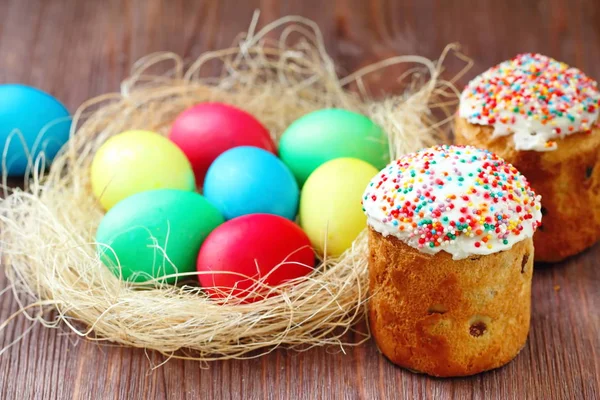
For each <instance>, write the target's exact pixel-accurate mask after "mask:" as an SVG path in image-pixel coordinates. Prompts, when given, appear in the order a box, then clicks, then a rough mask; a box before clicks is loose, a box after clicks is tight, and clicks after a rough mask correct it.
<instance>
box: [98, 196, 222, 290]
mask: <svg viewBox="0 0 600 400" xmlns="http://www.w3.org/2000/svg"><path fill="white" fill-rule="evenodd" d="M222 223H223V217H222V216H221V214H220V213H219V211H218V210H217V209H216V208H215V207H214V206H213V205H212V204H210V203H209V202H208V200H206V199H205V198H204V197H203V196H202V195H200V194H198V193H194V192H189V191H183V190H174V189H159V190H150V191H146V192H141V193H137V194H134V195H132V196H129V197H127V198H126V199H124V200H122V201H120V202H119V203H117V204H116V205H115V206H114V207H112V208H111V209H110V210H109V211H108V212H107V213H106V215H105V216H104V218H103V219H102V221H101V222H100V225H99V227H98V230H97V232H96V242H97V251H98V254H99V256H100V259H101V260H102V262H103V263H104V264H105V265H106V266H107V267H109V268H110V269H111V270H112V271H113V273H114V274H115V275H117V276H120V277H121V278H122V279H123V280H132V281H136V282H144V281H147V280H150V279H152V278H161V277H164V276H165V275H171V274H174V273H182V272H193V271H195V270H196V257H197V256H198V251H199V250H200V246H201V245H202V242H204V239H205V238H206V237H207V236H208V234H209V233H210V232H211V231H212V230H213V229H215V228H216V227H217V226H219V225H220V224H222ZM107 246H109V247H110V249H109V248H108V247H107ZM163 250H164V252H163ZM175 280H176V279H175V278H174V277H171V278H166V279H165V280H164V281H165V282H167V283H173V282H175Z"/></svg>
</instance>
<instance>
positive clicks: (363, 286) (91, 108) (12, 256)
mask: <svg viewBox="0 0 600 400" xmlns="http://www.w3.org/2000/svg"><path fill="white" fill-rule="evenodd" d="M257 21H258V14H256V15H255V17H254V18H253V20H252V23H251V25H250V29H249V30H248V32H247V33H246V34H243V35H240V37H239V38H238V40H237V41H236V43H235V44H234V46H233V47H231V48H227V49H222V50H217V51H210V52H206V53H204V54H202V55H201V56H200V57H199V58H198V59H196V60H195V61H194V62H193V63H191V65H190V66H189V67H188V68H187V69H185V68H184V65H185V63H184V61H183V60H182V59H181V58H180V57H179V56H177V55H175V54H173V53H165V52H163V53H156V54H151V55H149V56H146V57H144V58H142V59H141V60H139V61H138V62H137V63H136V64H135V65H134V68H133V70H132V73H131V76H130V77H129V78H127V79H126V80H124V81H123V83H122V85H121V92H120V93H112V94H106V95H103V96H99V97H97V98H95V99H91V100H89V101H87V102H85V103H84V104H83V105H82V106H81V107H80V108H79V109H78V110H77V111H76V113H75V115H74V117H73V127H72V132H71V133H72V134H71V139H70V140H69V142H68V144H67V145H66V146H65V148H64V149H63V151H62V152H61V154H60V155H59V156H58V157H57V158H56V159H55V160H54V162H53V164H52V167H51V168H50V169H49V171H48V172H47V174H45V175H44V174H41V173H39V171H37V170H38V169H39V168H35V164H32V165H34V167H33V170H34V172H35V173H34V174H33V175H32V177H31V178H30V179H29V181H28V182H27V185H26V186H25V189H8V188H7V185H6V177H4V190H5V194H6V196H5V199H4V200H2V202H1V204H0V224H1V226H0V229H1V240H2V242H1V245H2V257H3V264H4V267H5V270H6V274H7V277H8V279H9V281H10V287H9V289H10V291H11V292H12V293H13V295H14V297H15V299H17V301H18V304H19V307H20V310H19V311H18V312H17V313H15V314H14V315H13V316H12V317H10V318H9V319H7V320H6V321H2V323H1V324H0V332H2V331H4V330H5V329H6V327H7V326H8V325H9V324H10V323H11V321H13V320H14V318H16V317H17V316H19V315H24V316H26V317H27V318H29V319H30V320H31V321H32V322H33V323H40V324H42V325H44V326H47V327H53V328H56V327H65V326H66V327H68V329H69V330H70V331H71V332H73V333H74V334H76V335H79V336H82V337H87V338H89V339H91V340H96V341H102V342H114V343H117V344H121V345H128V346H135V347H141V348H146V349H152V350H156V351H159V352H161V353H163V354H165V355H167V356H168V357H169V358H171V357H179V358H186V359H187V358H192V359H197V360H201V361H211V360H218V359H229V358H252V357H258V356H260V355H261V354H265V353H268V352H270V351H272V350H273V349H275V348H277V347H279V346H281V345H285V346H286V347H289V348H293V349H296V350H305V349H308V348H311V347H313V346H322V345H331V346H336V347H338V348H340V349H342V351H343V348H344V346H351V345H357V344H360V343H362V342H364V341H365V340H367V339H368V338H369V333H368V332H366V331H364V330H360V329H359V330H355V329H354V328H353V327H354V326H355V324H356V322H357V321H359V320H361V319H362V318H363V317H364V311H365V310H364V304H365V301H366V300H367V285H368V279H367V243H366V235H365V233H364V232H363V233H362V234H361V235H360V236H359V237H358V238H357V239H356V240H355V242H354V244H353V246H352V248H351V249H349V250H348V251H346V252H345V253H344V254H343V255H342V256H341V257H340V258H338V259H326V260H323V261H322V262H321V263H320V265H319V266H318V268H316V269H315V272H314V273H313V274H311V275H310V276H308V277H306V278H302V279H299V280H297V281H296V282H292V283H289V284H285V285H283V286H281V287H278V288H275V289H270V290H271V291H272V294H273V296H271V297H268V298H266V299H264V300H262V301H259V302H256V303H252V304H241V303H239V302H230V303H227V304H217V303H215V302H214V301H211V300H210V299H209V298H208V297H206V295H204V294H203V292H202V290H201V289H200V288H198V287H195V286H194V285H193V284H190V285H178V286H169V285H164V284H161V283H160V282H154V283H153V284H152V285H146V286H143V287H140V286H139V285H135V284H132V283H126V282H122V281H120V280H119V279H118V278H117V277H115V276H114V275H113V274H112V273H111V272H110V271H109V270H108V269H107V268H106V267H104V266H103V265H102V263H101V262H100V261H99V259H98V257H97V255H96V246H95V244H94V235H95V229H96V227H97V226H98V224H99V222H100V220H101V218H102V216H103V212H102V210H101V209H100V208H99V206H98V204H97V202H96V200H95V199H94V196H93V195H92V193H91V188H90V181H89V167H90V163H91V160H92V158H93V155H94V153H95V152H96V150H97V149H98V148H99V147H100V146H101V145H102V144H103V143H104V142H105V141H106V140H107V139H108V138H109V137H111V136H113V135H116V134H118V133H120V132H122V131H124V130H129V129H147V130H153V131H157V132H160V133H161V134H165V135H166V134H167V132H168V129H169V126H170V124H171V122H172V121H173V119H174V118H175V117H176V116H177V114H178V113H180V112H181V111H183V110H184V109H186V108H187V107H189V106H192V105H194V104H196V103H199V102H205V101H222V102H226V103H230V104H233V105H236V106H239V107H240V108H242V109H244V110H246V111H248V112H250V113H252V114H253V115H255V116H257V118H258V119H259V120H260V121H262V122H263V123H264V124H265V125H266V126H267V127H268V128H269V131H270V132H271V135H272V136H273V138H274V139H275V140H277V139H278V137H279V135H280V134H281V133H282V132H283V131H284V130H285V128H286V127H287V126H288V125H289V123H290V122H292V121H293V120H295V119H296V118H298V117H300V116H302V115H304V114H306V113H308V112H311V111H314V110H317V109H321V108H326V107H340V108H346V109H350V110H354V111H358V112H361V113H364V114H367V115H369V116H370V117H371V118H372V119H373V120H374V121H375V122H377V123H378V124H380V125H381V126H382V127H383V129H384V130H385V131H386V132H387V133H388V135H389V138H390V144H391V145H390V155H391V156H392V157H396V156H397V155H399V154H403V153H406V152H409V151H414V150H417V149H419V148H422V147H425V146H428V145H431V144H434V143H438V142H440V141H444V140H445V138H446V136H445V132H446V131H445V130H444V129H443V128H444V126H445V123H446V122H447V120H446V119H444V118H447V117H449V116H450V114H451V113H450V111H449V110H450V108H451V106H452V105H454V104H455V103H456V99H457V92H456V89H455V88H454V85H453V81H445V80H443V79H441V78H440V73H441V66H442V62H443V59H444V58H445V57H446V55H447V52H449V51H452V52H454V53H456V49H455V48H454V47H449V48H448V49H447V52H445V53H444V54H443V55H442V57H441V58H440V60H438V61H437V62H433V61H430V60H428V59H426V58H423V57H417V56H401V57H395V58H392V59H389V60H385V61H382V62H380V63H377V64H375V65H372V66H369V67H366V68H363V69H362V70H360V71H357V72H355V73H353V74H352V75H349V76H347V77H345V78H342V79H340V78H338V76H337V74H336V68H335V64H334V62H333V60H332V59H331V58H330V57H329V56H328V54H327V52H326V50H325V46H324V43H323V38H322V35H321V32H320V31H319V29H318V27H317V25H316V24H315V23H314V22H313V21H310V20H308V19H305V18H302V17H294V16H290V17H284V18H282V19H280V20H277V21H275V22H272V23H270V24H268V25H266V26H265V27H264V28H262V29H257V26H258V25H257ZM274 32H279V37H278V38H275V39H273V33H274ZM456 54H458V53H456ZM399 63H406V64H408V65H410V66H411V69H409V70H408V71H409V72H408V73H407V74H404V75H403V76H400V77H390V79H395V78H399V79H402V80H403V82H404V83H405V87H406V91H405V92H404V93H401V94H399V95H396V96H393V97H389V98H386V99H384V100H382V101H373V100H371V99H369V98H368V96H367V95H366V91H365V84H364V82H363V78H364V77H365V76H366V75H367V74H369V73H371V72H373V71H376V70H380V69H382V68H386V67H388V66H390V65H396V64H399ZM466 64H467V67H468V66H469V63H468V62H467V63H466ZM155 70H160V71H161V72H152V71H155ZM215 72H217V74H216V75H215ZM352 84H355V88H356V89H357V90H354V91H351V90H348V86H349V85H352ZM436 109H437V110H439V111H441V112H442V115H444V118H442V119H441V120H440V119H438V118H435V113H436V112H435V110H436ZM38 162H39V160H38ZM182 279H183V277H182ZM258 285H260V282H259V283H258ZM18 339H20V338H18ZM6 348H7V347H5V349H3V351H4V350H6Z"/></svg>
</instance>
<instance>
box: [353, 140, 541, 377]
mask: <svg viewBox="0 0 600 400" xmlns="http://www.w3.org/2000/svg"><path fill="white" fill-rule="evenodd" d="M362 202H363V209H364V211H365V214H366V215H367V224H368V226H369V232H368V235H369V290H370V293H371V297H370V300H369V323H370V327H371V331H372V334H373V337H374V339H375V341H376V343H377V345H378V347H379V349H380V350H381V351H382V352H383V354H384V355H385V356H386V357H387V358H389V359H390V360H391V361H392V362H394V363H395V364H398V365H400V366H403V367H406V368H409V369H411V370H416V371H419V372H424V373H427V374H429V375H434V376H464V375H471V374H476V373H479V372H482V371H485V370H489V369H492V368H497V367H500V366H502V365H504V364H506V363H508V362H509V361H510V360H512V359H513V358H514V357H515V356H516V355H517V354H518V352H519V351H520V350H521V348H522V347H523V346H524V344H525V342H526V340H527V335H528V332H529V319H530V297H531V278H532V273H533V255H534V248H533V241H532V236H533V233H534V231H535V230H536V228H537V227H538V226H539V224H540V221H541V205H540V199H539V196H536V195H535V193H534V192H533V191H532V189H531V188H530V186H529V184H528V182H527V179H526V178H525V177H524V176H523V175H521V174H520V173H519V172H518V171H517V170H516V169H515V168H514V167H513V166H512V165H510V164H508V163H506V162H505V161H504V160H502V159H501V158H499V157H498V156H496V155H494V154H493V153H491V152H489V151H487V150H481V149H476V148H474V147H470V146H467V147H460V146H446V145H442V146H437V147H433V148H429V149H424V150H421V151H420V152H418V153H413V154H409V155H406V156H403V157H401V158H400V159H398V160H396V161H394V162H392V163H390V164H389V165H388V166H387V167H385V168H384V169H383V170H382V171H381V172H380V173H379V174H378V175H376V176H375V177H374V178H373V179H372V180H371V182H370V183H369V185H368V186H367V188H366V190H365V192H364V195H363V200H362Z"/></svg>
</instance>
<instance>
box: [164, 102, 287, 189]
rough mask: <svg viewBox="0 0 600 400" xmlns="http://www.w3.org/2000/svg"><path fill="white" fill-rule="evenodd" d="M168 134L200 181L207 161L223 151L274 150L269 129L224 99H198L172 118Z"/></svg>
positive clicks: (200, 181) (206, 167)
mask: <svg viewBox="0 0 600 400" xmlns="http://www.w3.org/2000/svg"><path fill="white" fill-rule="evenodd" d="M169 138H170V139H171V140H172V141H173V142H174V143H175V144H176V145H177V146H179V148H181V150H182V151H183V152H184V153H185V155H186V156H187V158H188V159H189V160H190V163H191V164H192V168H193V170H194V175H195V176H196V182H197V184H198V185H201V184H202V182H203V181H204V175H206V171H207V170H208V167H209V166H210V164H211V163H212V162H213V161H214V160H215V159H216V158H217V157H218V156H219V155H220V154H221V153H223V152H225V151H227V150H229V149H231V148H233V147H238V146H254V147H259V148H262V149H265V150H267V151H269V152H271V153H273V154H276V151H277V150H276V149H277V148H276V146H275V143H274V142H273V140H272V139H271V136H270V135H269V131H268V130H267V128H265V127H264V125H262V124H261V123H260V122H259V121H258V120H257V119H256V118H254V117H253V116H252V115H250V114H248V113H247V112H245V111H243V110H240V109H239V108H236V107H234V106H231V105H229V104H224V103H200V104H197V105H195V106H193V107H191V108H188V109H187V110H185V111H184V112H182V113H181V114H179V116H178V117H177V119H175V122H173V125H172V127H171V132H170V133H169Z"/></svg>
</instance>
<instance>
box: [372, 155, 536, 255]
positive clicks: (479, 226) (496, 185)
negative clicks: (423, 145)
mask: <svg viewBox="0 0 600 400" xmlns="http://www.w3.org/2000/svg"><path fill="white" fill-rule="evenodd" d="M362 204H363V210H364V212H365V214H366V215H367V223H368V225H369V226H370V227H371V228H373V229H374V230H375V231H377V232H380V233H381V234H383V235H384V236H387V235H394V236H396V237H397V238H399V239H400V240H403V241H404V242H406V243H407V244H408V245H410V246H412V247H415V248H417V249H419V250H421V251H422V252H425V253H429V254H433V253H437V252H439V251H440V250H444V251H446V252H448V253H450V254H452V256H453V258H454V259H455V260H458V259H462V258H466V257H468V256H469V255H472V254H484V255H485V254H491V253H495V252H498V251H501V250H507V249H510V248H511V247H512V246H513V245H514V244H515V243H517V242H519V241H521V240H523V239H525V238H528V237H531V236H533V233H534V231H535V230H536V228H537V227H538V226H539V225H540V224H541V218H542V214H541V211H540V209H541V205H540V196H536V195H535V193H534V192H533V190H532V189H531V187H530V186H529V183H528V182H527V179H526V178H525V177H524V176H523V175H521V173H519V171H517V170H516V169H515V167H513V166H512V165H510V164H509V163H507V162H505V161H504V160H503V159H501V158H499V157H498V156H496V155H495V154H493V153H491V152H489V151H487V150H481V149H477V148H475V147H472V146H466V147H462V146H447V145H441V146H436V147H432V148H429V149H424V150H421V151H419V152H417V153H413V154H408V155H405V156H403V157H401V158H400V159H398V160H396V161H393V162H392V163H390V164H389V165H388V166H387V167H385V168H384V169H383V170H382V171H381V172H379V174H377V176H375V177H374V178H373V179H372V180H371V182H370V183H369V185H368V186H367V188H366V190H365V192H364V195H363V198H362Z"/></svg>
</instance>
